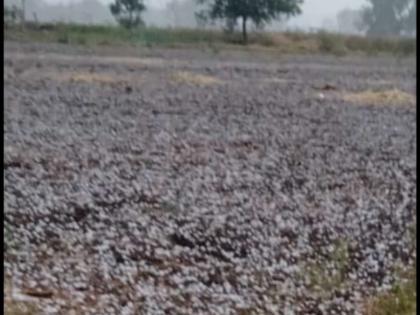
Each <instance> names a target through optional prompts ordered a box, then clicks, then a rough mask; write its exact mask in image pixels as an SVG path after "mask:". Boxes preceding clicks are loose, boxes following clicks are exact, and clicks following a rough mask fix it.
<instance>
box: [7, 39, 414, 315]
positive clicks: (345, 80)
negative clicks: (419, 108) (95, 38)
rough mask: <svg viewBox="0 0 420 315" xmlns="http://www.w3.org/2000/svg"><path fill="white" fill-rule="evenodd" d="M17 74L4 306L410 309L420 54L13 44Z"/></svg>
mask: <svg viewBox="0 0 420 315" xmlns="http://www.w3.org/2000/svg"><path fill="white" fill-rule="evenodd" d="M117 53H118V54H117ZM4 67H5V72H4V79H5V85H4V89H5V105H4V114H5V119H4V141H5V148H4V150H5V156H4V172H5V175H4V180H5V200H4V204H5V241H6V249H5V273H6V279H7V282H6V291H5V293H6V299H7V301H9V302H8V303H10V305H9V308H10V309H12V308H13V309H16V308H17V306H16V305H18V304H19V303H22V304H24V306H25V307H26V308H27V309H30V311H27V313H24V312H22V313H19V311H10V314H14V315H16V314H28V312H29V313H31V314H34V313H36V312H37V311H36V310H35V309H37V310H38V311H39V314H153V315H154V314H221V315H222V314H240V315H245V314H247V315H248V314H366V315H376V314H382V310H383V307H384V305H385V307H387V308H388V309H390V308H391V307H392V310H393V314H414V313H415V307H416V306H415V294H414V295H413V294H412V290H413V287H414V288H415V283H414V284H413V283H412V280H413V279H414V278H413V274H412V272H413V268H414V267H413V266H414V264H415V260H416V253H415V248H416V242H415V233H416V230H415V220H416V207H417V200H416V130H415V129H416V116H417V112H416V99H415V89H416V70H415V61H414V59H402V60H395V59H392V58H388V57H381V58H375V59H372V58H367V57H360V56H359V57H347V58H336V57H331V56H330V57H327V56H324V57H323V56H315V55H314V56H309V55H306V56H296V57H291V56H289V57H286V56H284V57H278V56H267V55H261V56H260V55H257V54H254V53H248V54H246V53H239V52H237V53H233V52H231V53H228V52H224V53H220V54H218V55H215V54H210V53H208V52H202V51H199V50H188V49H171V50H166V49H163V48H160V49H157V48H156V49H153V48H147V49H146V48H144V49H142V50H140V49H133V48H132V49H131V50H130V49H127V50H125V52H122V51H120V52H118V51H117V49H114V50H112V49H111V48H109V47H108V48H103V49H102V48H101V47H99V48H95V50H88V49H86V48H81V47H78V48H74V47H72V46H68V45H56V44H34V43H26V44H24V43H16V42H6V43H5V59H4ZM405 279H409V280H411V281H410V282H408V283H407V282H405V281H404V280H405ZM395 296H397V297H400V298H401V299H400V300H401V301H403V302H404V303H396V304H395V303H394V304H392V303H391V302H392V301H395V299H394V297H395ZM413 296H414V299H413ZM390 301H391V302H390ZM398 301H399V300H398ZM386 303H391V304H392V305H391V304H386Z"/></svg>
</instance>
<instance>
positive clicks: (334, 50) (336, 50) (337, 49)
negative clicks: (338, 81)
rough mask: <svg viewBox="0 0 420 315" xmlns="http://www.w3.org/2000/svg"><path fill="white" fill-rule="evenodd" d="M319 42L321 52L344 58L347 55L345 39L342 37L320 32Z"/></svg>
mask: <svg viewBox="0 0 420 315" xmlns="http://www.w3.org/2000/svg"><path fill="white" fill-rule="evenodd" d="M318 42H319V49H320V51H321V52H324V53H330V54H333V55H336V56H344V55H345V54H346V53H347V48H346V45H345V42H344V38H343V37H342V36H340V35H337V34H330V33H327V32H319V33H318Z"/></svg>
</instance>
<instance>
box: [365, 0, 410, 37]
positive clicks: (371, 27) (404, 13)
mask: <svg viewBox="0 0 420 315" xmlns="http://www.w3.org/2000/svg"><path fill="white" fill-rule="evenodd" d="M368 1H369V3H370V5H369V6H367V7H364V8H363V11H362V19H363V25H364V27H365V29H366V32H367V34H368V35H382V36H397V35H402V34H403V33H406V34H412V33H414V32H415V29H416V0H368Z"/></svg>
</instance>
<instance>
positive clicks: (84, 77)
mask: <svg viewBox="0 0 420 315" xmlns="http://www.w3.org/2000/svg"><path fill="white" fill-rule="evenodd" d="M116 79H117V78H115V77H112V76H110V75H106V74H96V73H78V74H74V75H71V76H70V78H69V80H70V81H71V82H78V83H101V84H110V83H114V82H116V81H118V80H116Z"/></svg>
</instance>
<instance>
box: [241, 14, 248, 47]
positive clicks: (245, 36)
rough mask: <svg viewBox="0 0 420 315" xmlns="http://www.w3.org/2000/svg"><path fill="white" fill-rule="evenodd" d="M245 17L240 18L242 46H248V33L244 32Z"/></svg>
mask: <svg viewBox="0 0 420 315" xmlns="http://www.w3.org/2000/svg"><path fill="white" fill-rule="evenodd" d="M246 20H247V18H246V17H242V39H243V41H244V44H245V45H246V44H248V33H247V31H246Z"/></svg>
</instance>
